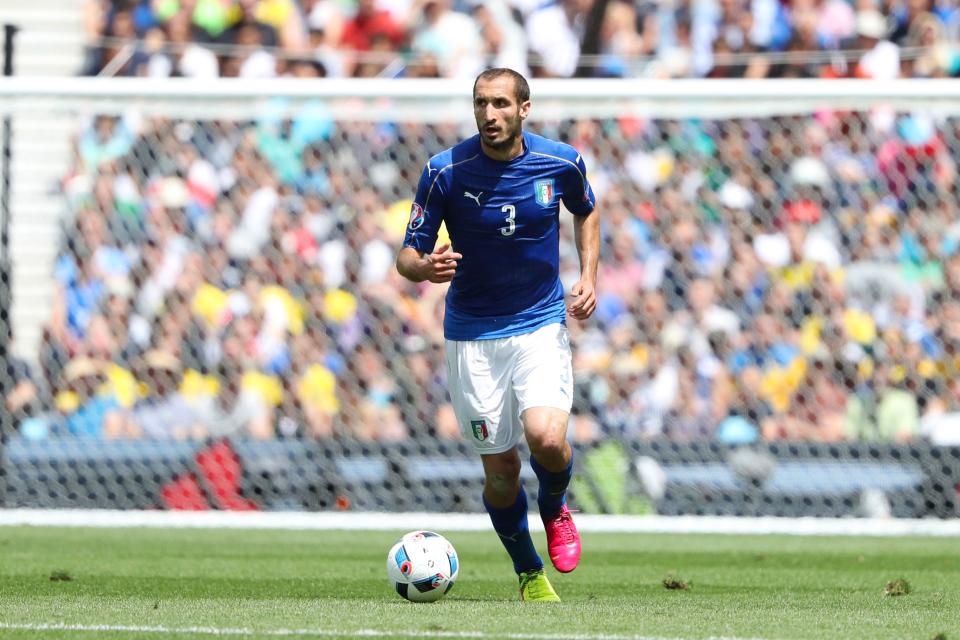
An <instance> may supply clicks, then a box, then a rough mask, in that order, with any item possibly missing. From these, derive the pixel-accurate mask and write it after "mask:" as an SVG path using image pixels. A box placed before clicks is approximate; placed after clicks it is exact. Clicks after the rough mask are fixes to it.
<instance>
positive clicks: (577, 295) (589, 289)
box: [567, 278, 597, 320]
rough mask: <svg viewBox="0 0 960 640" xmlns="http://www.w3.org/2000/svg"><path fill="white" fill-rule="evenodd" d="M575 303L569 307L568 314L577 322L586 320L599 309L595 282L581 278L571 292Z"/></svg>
mask: <svg viewBox="0 0 960 640" xmlns="http://www.w3.org/2000/svg"><path fill="white" fill-rule="evenodd" d="M570 295H571V296H572V297H573V302H571V303H570V304H569V305H568V306H567V313H569V314H570V315H571V316H573V317H574V318H576V319H577V320H586V319H587V318H589V317H590V316H592V315H593V312H594V310H595V309H596V308H597V293H596V291H595V290H594V285H593V281H592V280H590V279H584V278H581V279H580V280H578V281H577V283H576V284H575V285H573V288H572V289H571V290H570Z"/></svg>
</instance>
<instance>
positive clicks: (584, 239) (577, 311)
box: [567, 209, 600, 320]
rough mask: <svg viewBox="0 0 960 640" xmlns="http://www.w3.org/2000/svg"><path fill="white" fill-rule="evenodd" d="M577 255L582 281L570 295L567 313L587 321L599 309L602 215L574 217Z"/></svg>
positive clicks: (579, 281)
mask: <svg viewBox="0 0 960 640" xmlns="http://www.w3.org/2000/svg"><path fill="white" fill-rule="evenodd" d="M573 230H574V237H575V238H576V242H577V254H578V255H579V256H580V279H579V280H578V281H577V282H576V284H574V285H573V289H571V291H570V293H571V295H572V296H573V302H572V303H571V304H570V305H569V306H568V307H567V313H569V314H570V315H571V316H573V317H574V318H576V319H577V320H586V319H587V318H589V317H590V316H591V315H593V311H594V310H595V309H596V308H597V291H596V289H597V265H598V263H599V262H600V213H599V212H598V211H597V210H596V209H594V210H593V212H591V213H590V214H589V215H585V216H574V217H573Z"/></svg>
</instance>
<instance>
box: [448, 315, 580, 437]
mask: <svg viewBox="0 0 960 640" xmlns="http://www.w3.org/2000/svg"><path fill="white" fill-rule="evenodd" d="M446 354H447V373H448V374H449V375H448V384H449V387H450V399H451V400H452V402H453V410H454V413H456V416H457V422H458V423H459V424H460V431H461V433H463V437H464V438H466V439H467V440H468V441H470V442H472V443H473V447H474V449H476V451H477V452H478V453H481V454H492V453H503V452H504V451H507V450H509V449H511V448H512V447H514V446H516V445H517V444H519V443H520V438H521V437H522V435H523V423H521V421H520V415H521V414H522V413H523V412H524V411H525V410H527V409H529V408H531V407H553V408H556V409H561V410H563V411H566V412H567V413H569V412H570V407H571V406H572V404H573V363H572V359H571V356H570V334H569V333H568V332H567V328H566V327H565V326H564V325H562V324H560V323H554V324H548V325H546V326H544V327H540V328H539V329H537V330H536V331H534V332H533V333H526V334H523V335H518V336H510V337H509V338H495V339H493V340H447V342H446Z"/></svg>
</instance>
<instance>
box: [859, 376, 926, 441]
mask: <svg viewBox="0 0 960 640" xmlns="http://www.w3.org/2000/svg"><path fill="white" fill-rule="evenodd" d="M906 376H907V372H906V371H905V368H904V367H903V366H902V365H894V364H891V363H890V362H887V361H881V362H879V363H878V370H877V371H876V372H875V373H874V374H873V376H872V380H871V381H877V383H876V384H875V385H870V386H867V387H861V388H860V389H859V390H858V393H856V394H851V395H850V398H849V400H848V402H847V408H846V416H845V420H844V425H843V429H844V434H845V436H846V437H847V438H848V439H850V440H855V441H865V442H901V443H902V442H909V441H911V440H913V439H914V438H916V437H917V436H918V435H919V430H920V415H919V406H918V405H917V398H916V396H915V395H914V394H913V393H911V392H910V391H909V390H908V389H907V386H906Z"/></svg>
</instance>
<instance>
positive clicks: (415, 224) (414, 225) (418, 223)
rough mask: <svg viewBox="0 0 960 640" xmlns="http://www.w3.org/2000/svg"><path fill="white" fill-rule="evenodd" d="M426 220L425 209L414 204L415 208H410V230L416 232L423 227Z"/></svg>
mask: <svg viewBox="0 0 960 640" xmlns="http://www.w3.org/2000/svg"><path fill="white" fill-rule="evenodd" d="M424 219H425V216H424V215H423V207H421V206H420V205H418V204H417V203H416V202H414V203H413V206H412V207H410V229H411V230H413V231H416V230H417V229H419V228H420V227H422V226H423V221H424Z"/></svg>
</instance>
